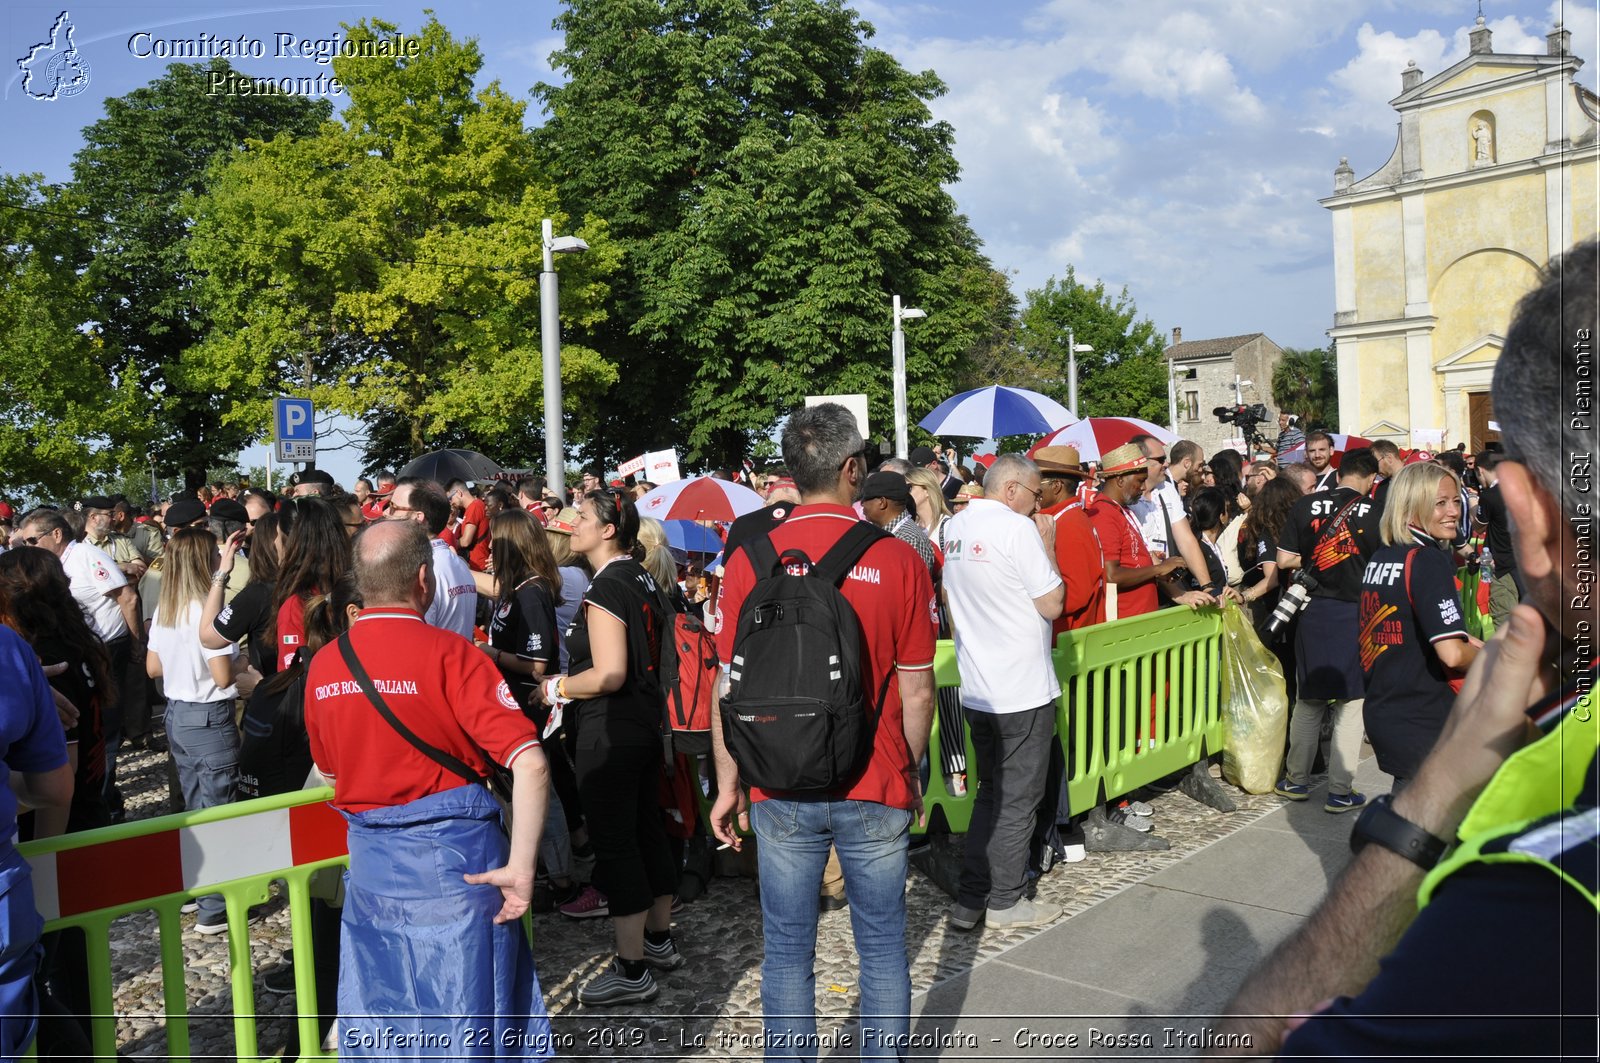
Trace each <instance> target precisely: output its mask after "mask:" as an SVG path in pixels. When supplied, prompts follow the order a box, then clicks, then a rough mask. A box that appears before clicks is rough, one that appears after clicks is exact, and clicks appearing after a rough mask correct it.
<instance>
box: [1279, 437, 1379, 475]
mask: <svg viewBox="0 0 1600 1063" xmlns="http://www.w3.org/2000/svg"><path fill="white" fill-rule="evenodd" d="M1328 435H1329V436H1331V437H1332V438H1333V462H1332V464H1333V467H1334V468H1335V469H1337V468H1338V467H1339V459H1340V458H1342V457H1344V454H1345V451H1347V450H1355V449H1357V448H1359V447H1370V446H1372V440H1370V439H1364V438H1362V437H1361V436H1352V435H1345V434H1344V433H1343V432H1329V433H1328ZM1305 460H1306V448H1305V447H1303V446H1302V447H1295V448H1294V449H1293V450H1291V451H1289V453H1287V454H1279V455H1278V464H1279V465H1292V464H1294V463H1295V462H1297V461H1305Z"/></svg>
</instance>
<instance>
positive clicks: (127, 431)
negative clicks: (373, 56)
mask: <svg viewBox="0 0 1600 1063" xmlns="http://www.w3.org/2000/svg"><path fill="white" fill-rule="evenodd" d="M208 71H219V72H221V73H222V74H223V75H224V76H226V75H229V74H231V73H232V71H231V68H230V67H229V65H228V64H227V63H226V62H224V61H221V60H217V61H214V62H213V63H211V64H210V66H208V67H200V66H189V65H183V64H177V63H175V64H173V65H171V66H169V67H168V68H167V72H166V74H165V75H163V76H162V77H160V78H158V79H156V80H155V81H153V82H151V83H150V84H149V85H146V86H144V87H143V88H139V89H135V90H134V91H133V92H130V93H128V94H127V95H126V96H120V97H115V98H112V99H109V100H107V101H106V114H105V117H104V118H102V119H100V120H99V121H97V122H95V123H93V124H92V125H90V126H89V127H88V128H86V129H85V130H84V132H83V136H84V146H83V148H82V149H81V150H79V152H78V154H77V155H76V157H75V158H74V159H73V164H72V171H73V182H72V187H73V193H74V196H75V197H76V199H77V201H79V202H81V204H82V210H81V220H80V222H79V225H80V226H81V227H82V228H83V231H84V232H85V234H86V237H87V241H86V246H87V250H88V252H89V254H88V256H87V257H86V258H85V259H84V260H83V262H82V263H81V265H82V266H83V267H84V270H85V273H84V280H85V286H84V291H85V293H86V296H87V300H88V302H87V303H86V304H85V305H83V306H81V307H80V308H79V314H80V317H79V318H78V321H79V322H88V321H93V322H95V327H94V336H95V338H96V340H97V343H96V344H95V346H94V349H93V354H94V363H95V365H96V367H97V368H98V370H99V372H100V373H101V374H103V375H104V376H105V378H106V379H107V380H109V381H110V382H111V386H112V387H114V388H115V389H116V390H118V391H119V392H136V393H138V394H140V395H141V396H142V401H141V402H140V403H138V404H137V406H135V407H131V408H122V409H118V410H108V411H106V413H107V416H106V417H105V418H104V419H103V421H102V422H101V423H100V425H99V426H98V428H99V431H98V432H97V433H96V434H97V435H99V436H101V441H100V443H101V445H103V446H105V447H108V448H109V449H111V450H113V451H115V452H116V454H117V456H118V457H119V458H120V459H123V460H126V461H127V462H128V463H129V464H135V465H137V464H141V463H143V462H144V461H145V459H146V456H147V455H153V456H154V457H155V459H156V461H157V464H159V465H162V466H170V467H174V468H181V469H182V470H184V477H185V480H186V481H187V482H188V483H189V485H190V486H194V485H196V484H198V483H200V482H201V481H202V480H203V478H204V476H205V470H206V468H207V467H208V466H209V465H211V464H213V463H214V462H215V461H217V460H218V459H219V458H221V457H223V456H225V455H229V454H233V453H235V452H237V451H238V450H239V448H240V447H241V446H243V445H244V444H245V443H246V442H248V441H249V439H250V438H251V437H252V436H254V435H256V434H257V433H258V432H259V431H260V428H261V424H262V423H263V422H261V421H257V422H255V423H245V422H242V421H237V420H234V421H228V420H226V419H225V418H223V417H220V416H219V415H218V406H219V399H218V396H217V395H216V394H215V392H214V389H213V388H212V387H211V386H210V382H209V381H207V380H205V379H203V378H197V377H195V376H194V375H193V374H192V373H191V372H190V367H189V366H188V365H187V364H186V359H187V357H188V356H189V354H190V352H191V351H192V350H193V348H194V347H195V346H196V345H197V344H198V343H199V342H200V340H201V338H202V337H203V336H205V335H206V334H207V333H208V331H209V329H210V327H211V323H210V322H209V321H208V320H207V318H206V316H205V314H204V312H203V311H202V309H201V308H200V307H199V306H198V305H197V304H196V302H195V295H196V283H195V282H196V277H195V275H194V271H193V269H192V267H191V264H190V261H189V254H188V252H189V247H188V245H189V239H190V223H191V215H190V214H189V212H188V209H187V207H186V204H185V200H186V198H187V197H189V196H192V195H194V194H196V193H198V192H200V191H202V190H203V188H204V185H205V180H206V174H207V171H208V168H209V167H210V165H211V163H212V161H213V160H214V159H215V158H216V156H217V155H218V154H219V153H225V152H229V151H232V150H234V149H236V148H238V147H240V146H242V145H243V144H244V143H245V142H246V141H247V140H251V139H270V138H272V137H273V136H276V135H277V134H279V133H290V134H293V133H309V132H311V131H312V130H313V129H315V128H316V126H317V125H318V124H319V123H320V122H322V121H323V120H324V119H326V117H327V116H328V115H329V114H330V113H331V108H330V106H329V105H328V104H327V102H326V101H311V100H307V99H304V98H302V97H294V96H284V95H278V94H273V93H262V94H253V95H246V94H218V95H211V94H210V93H209V92H208V91H207V87H208V85H209V81H208V78H209V74H208ZM83 438H91V437H83Z"/></svg>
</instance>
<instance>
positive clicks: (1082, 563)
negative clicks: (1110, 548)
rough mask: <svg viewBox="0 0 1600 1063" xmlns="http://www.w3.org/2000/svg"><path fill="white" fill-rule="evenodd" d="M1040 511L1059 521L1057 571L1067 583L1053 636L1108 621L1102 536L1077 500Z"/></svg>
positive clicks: (1057, 527) (1054, 624)
mask: <svg viewBox="0 0 1600 1063" xmlns="http://www.w3.org/2000/svg"><path fill="white" fill-rule="evenodd" d="M1040 512H1042V513H1046V514H1049V515H1050V516H1052V517H1054V518H1055V520H1056V569H1057V570H1058V571H1059V572H1060V573H1061V581H1062V582H1063V583H1064V584H1066V588H1067V589H1066V602H1065V604H1064V605H1063V606H1062V609H1061V615H1060V616H1059V617H1057V618H1056V619H1055V620H1053V621H1052V622H1051V624H1050V637H1051V638H1055V637H1056V636H1058V635H1060V634H1061V633H1062V632H1063V631H1071V630H1072V629H1074V628H1080V627H1088V626H1089V625H1090V624H1100V623H1104V622H1105V618H1106V559H1105V554H1104V553H1102V552H1101V549H1100V537H1099V535H1097V534H1096V533H1095V530H1094V521H1092V520H1090V519H1089V514H1088V513H1087V512H1085V510H1084V508H1083V506H1082V504H1080V503H1079V502H1078V500H1077V499H1076V498H1072V499H1068V500H1067V501H1065V502H1061V503H1059V504H1057V505H1054V506H1049V507H1047V508H1045V509H1043V510H1041V511H1040Z"/></svg>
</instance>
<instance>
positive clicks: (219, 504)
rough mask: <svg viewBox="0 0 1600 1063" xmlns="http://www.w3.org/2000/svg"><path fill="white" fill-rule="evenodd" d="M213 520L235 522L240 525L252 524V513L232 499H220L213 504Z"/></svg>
mask: <svg viewBox="0 0 1600 1063" xmlns="http://www.w3.org/2000/svg"><path fill="white" fill-rule="evenodd" d="M211 518H212V519H213V520H234V521H238V522H239V523H240V524H248V523H250V512H249V511H248V510H246V509H245V508H244V506H243V505H241V504H240V503H238V502H235V501H234V500H233V499H231V498H219V499H217V500H216V501H215V502H213V503H211Z"/></svg>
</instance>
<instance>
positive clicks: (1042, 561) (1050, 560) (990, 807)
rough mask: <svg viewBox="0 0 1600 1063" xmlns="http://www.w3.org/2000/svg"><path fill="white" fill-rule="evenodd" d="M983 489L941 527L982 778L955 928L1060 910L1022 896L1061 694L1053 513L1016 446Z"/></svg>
mask: <svg viewBox="0 0 1600 1063" xmlns="http://www.w3.org/2000/svg"><path fill="white" fill-rule="evenodd" d="M983 489H984V497H983V498H975V499H973V500H972V501H971V502H970V503H968V505H967V507H966V508H965V509H964V510H962V511H961V512H960V513H958V514H956V516H955V517H953V518H952V519H951V521H950V523H949V525H948V526H947V527H946V528H945V551H946V552H945V568H944V587H945V594H946V596H947V597H948V599H949V603H950V613H951V619H952V621H953V623H954V627H955V641H956V661H957V663H958V664H959V666H960V669H961V699H962V704H963V705H964V707H965V709H966V718H967V725H968V727H969V728H970V729H971V734H972V747H973V751H974V752H975V753H976V754H977V759H978V779H979V784H978V795H977V798H976V800H975V802H974V806H973V812H972V825H971V827H970V828H969V830H968V832H967V847H966V863H965V865H964V866H963V867H962V871H961V887H960V892H959V894H958V896H957V898H956V903H955V904H954V906H952V908H951V909H950V922H951V924H952V925H954V926H956V927H957V928H959V929H962V930H971V929H973V928H974V927H976V926H977V925H978V922H979V921H980V920H983V919H987V921H988V923H989V924H990V925H991V926H998V927H1006V928H1012V927H1026V926H1043V925H1044V924H1046V923H1049V922H1052V921H1054V920H1055V919H1057V918H1059V917H1060V915H1061V910H1060V909H1059V908H1056V907H1053V906H1047V905H1043V904H1039V903H1038V902H1036V901H1031V900H1029V899H1027V898H1026V897H1024V896H1023V895H1022V891H1023V887H1024V886H1025V884H1026V882H1027V867H1028V844H1029V840H1030V838H1031V837H1032V835H1033V827H1034V821H1035V817H1036V815H1037V814H1038V811H1039V803H1040V801H1042V800H1043V799H1044V789H1045V787H1044V784H1045V774H1046V771H1047V770H1048V768H1049V764H1050V743H1051V742H1053V741H1054V740H1055V718H1056V702H1057V700H1058V699H1059V698H1060V697H1061V684H1060V682H1059V681H1058V680H1057V679H1056V673H1055V667H1054V665H1053V664H1052V662H1051V659H1050V622H1051V621H1052V620H1054V619H1055V618H1056V617H1058V616H1060V615H1061V609H1062V604H1063V602H1064V601H1065V594H1066V592H1065V587H1064V585H1063V584H1062V582H1061V575H1060V573H1059V572H1057V571H1056V561H1055V521H1054V520H1053V519H1052V518H1050V517H1035V516H1034V514H1035V513H1037V511H1038V509H1039V498H1040V495H1041V493H1042V492H1041V489H1040V474H1039V467H1038V466H1037V465H1035V464H1034V463H1033V462H1031V461H1029V460H1028V459H1027V458H1025V457H1023V456H1021V455H1020V454H1002V455H1001V456H1000V457H998V458H996V459H995V462H994V465H993V466H991V467H990V469H989V472H988V474H987V475H985V476H984V481H983ZM1030 518H1032V519H1030Z"/></svg>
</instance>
